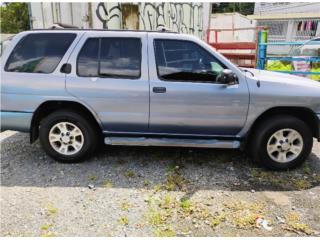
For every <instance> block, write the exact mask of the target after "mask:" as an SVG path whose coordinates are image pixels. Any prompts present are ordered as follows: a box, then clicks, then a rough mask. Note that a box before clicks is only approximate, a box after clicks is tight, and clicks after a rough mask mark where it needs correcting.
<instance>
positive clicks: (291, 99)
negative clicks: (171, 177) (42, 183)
mask: <svg viewBox="0 0 320 240" xmlns="http://www.w3.org/2000/svg"><path fill="white" fill-rule="evenodd" d="M1 79H2V81H1V100H2V103H1V129H2V130H7V129H10V130H17V131H23V132H29V133H30V141H31V143H32V142H34V141H35V140H36V139H37V138H38V137H39V138H40V142H41V144H42V146H43V148H44V149H45V151H46V152H47V153H48V154H49V155H50V156H51V157H53V158H54V159H56V160H58V161H61V162H68V163H69V162H78V161H81V160H84V159H86V158H87V157H89V156H90V155H92V153H93V152H94V151H95V150H96V149H97V147H98V146H99V143H102V142H104V143H105V144H108V145H143V146H185V147H208V148H233V149H235V148H241V149H246V150H247V152H248V153H249V154H251V155H252V157H253V159H255V160H256V161H258V162H259V163H261V164H262V165H264V166H265V167H268V168H271V169H289V168H293V167H296V166H298V165H299V164H301V163H302V162H303V161H304V160H305V159H306V158H307V157H308V155H309V154H310V152H311V149H312V144H313V137H314V138H316V139H318V141H320V83H318V82H316V81H312V80H309V79H307V78H302V77H297V76H293V75H287V74H280V73H274V72H268V71H260V70H256V69H240V68H238V67H236V66H235V65H233V64H232V63H231V62H230V61H229V60H227V59H226V58H225V57H223V56H222V55H220V54H219V53H217V52H216V51H214V50H213V49H212V48H211V47H210V46H209V45H207V44H206V43H204V42H203V41H201V40H199V39H197V38H196V37H192V36H189V35H182V34H176V33H168V32H139V31H99V30H66V29H65V30H63V29H62V30H34V31H27V32H22V33H20V34H18V35H16V36H15V37H14V38H13V39H12V41H11V43H10V45H9V46H8V47H7V48H6V50H5V51H4V55H3V56H2V65H1Z"/></svg>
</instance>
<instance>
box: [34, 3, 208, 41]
mask: <svg viewBox="0 0 320 240" xmlns="http://www.w3.org/2000/svg"><path fill="white" fill-rule="evenodd" d="M209 11H210V4H209V3H199V2H195V3H179V2H176V3H175V2H173V3H171V2H163V3H161V2H160V3H148V2H142V3H112V2H91V3H90V2H89V3H71V2H69V3H68V2H65V3H62V2H41V3H40V2H34V3H30V16H31V26H32V28H34V29H36V28H48V27H51V26H52V25H53V24H54V23H65V24H70V25H74V26H77V27H79V28H95V29H130V30H159V28H163V27H165V28H167V29H169V30H171V31H175V32H179V33H187V34H192V35H195V36H198V37H200V38H203V37H204V34H205V32H206V29H207V27H208V23H209Z"/></svg>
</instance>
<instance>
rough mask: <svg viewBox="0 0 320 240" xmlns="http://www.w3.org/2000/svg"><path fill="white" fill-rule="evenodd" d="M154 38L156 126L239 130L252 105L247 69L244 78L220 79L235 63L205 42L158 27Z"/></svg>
mask: <svg viewBox="0 0 320 240" xmlns="http://www.w3.org/2000/svg"><path fill="white" fill-rule="evenodd" d="M182 38H183V37H182ZM148 39H149V44H148V46H149V54H150V57H149V58H150V60H149V61H150V131H151V132H155V133H168V134H178V135H217V136H222V135H226V136H235V135H237V133H238V132H239V131H240V130H241V129H242V127H243V126H244V123H245V121H246V116H247V111H248V105H249V93H248V88H247V84H246V81H245V79H244V77H243V75H241V74H237V75H238V78H239V84H235V85H230V86H228V85H226V84H220V83H218V82H216V77H217V75H218V74H219V73H220V72H221V71H222V70H223V69H227V68H228V65H229V64H228V63H225V62H223V61H221V60H219V59H218V56H215V55H214V54H213V53H212V52H211V50H210V49H208V48H206V45H205V44H204V43H202V44H200V43H199V42H197V41H194V40H193V39H192V40H190V39H189V38H186V39H177V35H174V34H172V36H171V35H169V34H166V35H165V36H164V34H161V33H152V34H150V35H149V38H148ZM151 66H154V67H151ZM229 67H230V66H229ZM233 67H234V66H233Z"/></svg>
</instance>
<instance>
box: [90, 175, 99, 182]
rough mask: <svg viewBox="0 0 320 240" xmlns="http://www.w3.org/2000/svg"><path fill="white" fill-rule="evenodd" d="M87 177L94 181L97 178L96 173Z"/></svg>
mask: <svg viewBox="0 0 320 240" xmlns="http://www.w3.org/2000/svg"><path fill="white" fill-rule="evenodd" d="M88 179H89V180H90V181H95V180H97V176H96V175H90V176H89V177H88Z"/></svg>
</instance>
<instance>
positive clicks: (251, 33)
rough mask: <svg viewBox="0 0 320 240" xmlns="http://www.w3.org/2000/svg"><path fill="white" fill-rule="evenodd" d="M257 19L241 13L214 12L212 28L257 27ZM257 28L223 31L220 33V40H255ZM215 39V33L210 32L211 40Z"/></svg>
mask: <svg viewBox="0 0 320 240" xmlns="http://www.w3.org/2000/svg"><path fill="white" fill-rule="evenodd" d="M255 26H256V21H255V20H251V19H248V18H247V17H246V16H244V15H241V14H239V13H219V14H212V15H211V18H210V29H235V28H250V27H255ZM254 40H255V30H240V31H232V32H231V31H230V32H228V31H222V32H219V33H218V42H253V41H254ZM214 41H215V33H214V32H210V42H214Z"/></svg>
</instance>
